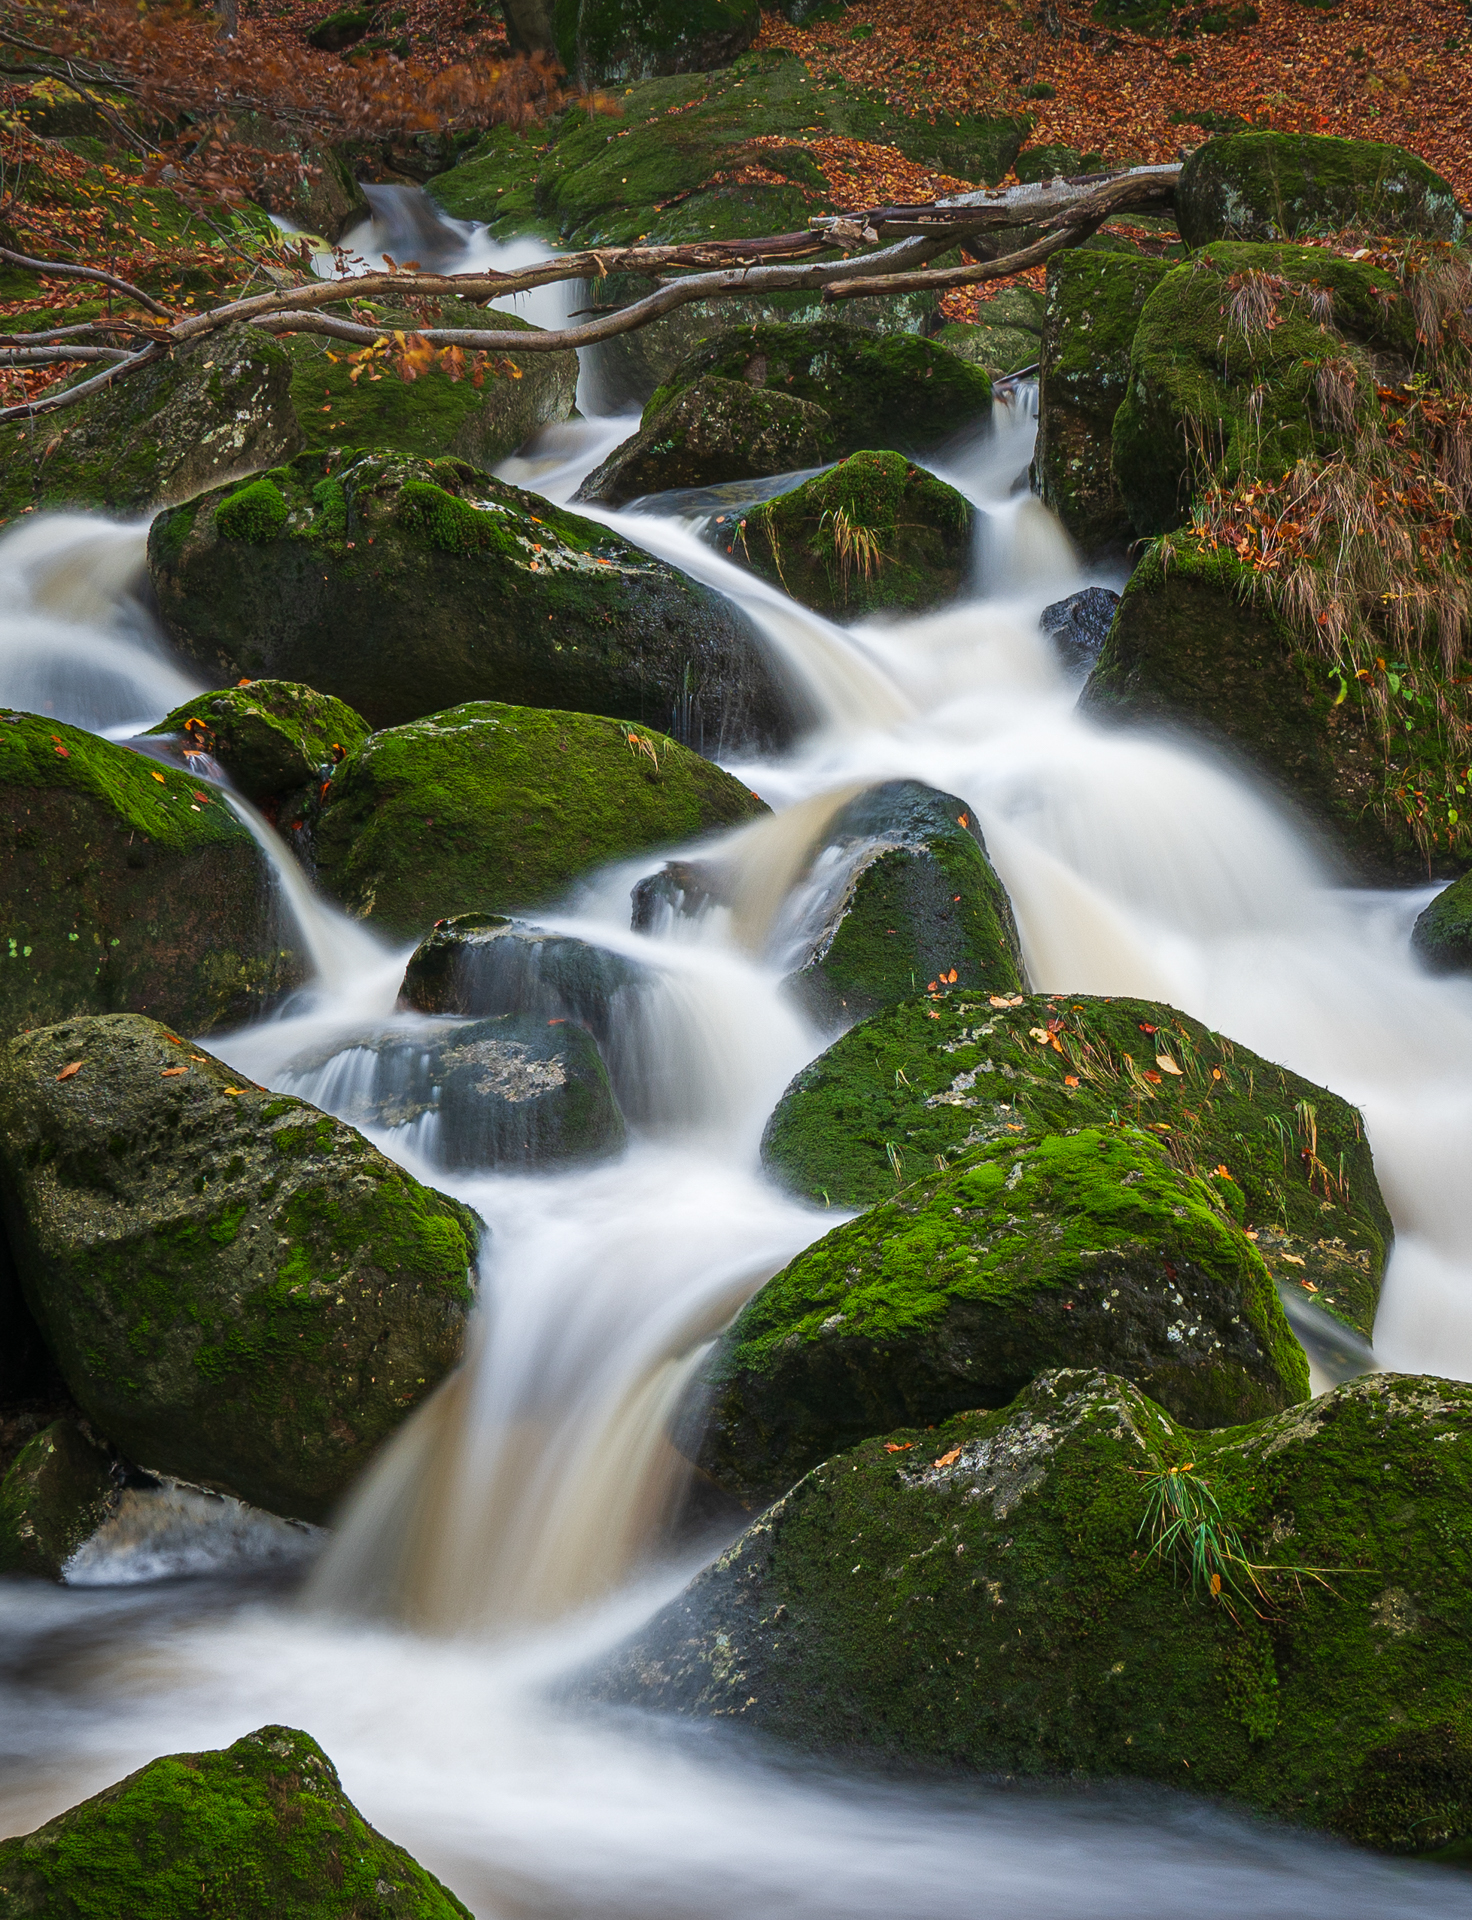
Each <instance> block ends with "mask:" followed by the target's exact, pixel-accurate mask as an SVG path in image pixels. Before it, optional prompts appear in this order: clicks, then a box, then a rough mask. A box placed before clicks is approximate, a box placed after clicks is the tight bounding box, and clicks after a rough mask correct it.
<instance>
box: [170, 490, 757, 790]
mask: <svg viewBox="0 0 1472 1920" xmlns="http://www.w3.org/2000/svg"><path fill="white" fill-rule="evenodd" d="M148 556H149V568H150V572H151V574H152V578H153V583H154V588H155V590H156V592H157V595H158V602H159V608H160V612H161V615H162V618H163V622H164V625H165V627H166V628H167V630H168V632H169V635H170V637H171V638H172V639H173V641H174V643H175V645H176V646H178V647H179V648H180V650H181V651H182V652H183V653H184V654H186V655H187V656H188V657H189V658H190V659H191V660H193V661H195V662H196V663H197V664H198V665H199V667H200V669H201V670H202V671H203V672H204V673H206V674H207V675H209V676H210V677H212V678H214V679H215V680H216V681H218V682H234V681H236V680H239V679H241V678H243V677H248V678H251V679H264V678H269V679H282V680H292V681H300V682H304V683H305V684H306V685H308V686H312V687H315V688H317V689H318V690H319V691H320V692H322V693H328V694H333V695H335V696H336V697H337V698H338V699H340V700H345V701H347V702H349V703H350V704H351V705H352V707H353V708H354V709H355V711H357V712H360V713H362V714H363V715H364V716H365V717H366V718H367V719H368V720H369V721H370V722H371V724H372V725H374V726H376V727H391V726H396V725H398V724H399V723H400V722H402V721H406V720H414V719H417V718H419V717H420V716H421V715H423V714H428V713H437V712H440V711H441V710H442V709H444V708H446V707H452V706H455V705H457V704H458V703H459V702H461V701H465V700H488V699H495V700H511V701H524V702H526V703H527V704H528V705H531V706H542V707H560V708H567V709H571V710H574V711H579V712H592V713H611V714H614V715H616V716H617V717H618V718H619V719H621V720H628V721H632V722H634V723H635V724H637V725H640V726H648V725H654V726H659V727H661V728H663V729H664V730H666V731H675V730H676V728H678V730H679V731H680V732H681V733H682V734H683V736H684V737H685V738H686V739H688V740H689V741H690V742H691V743H692V744H693V745H695V746H698V747H700V748H702V749H703V750H705V751H708V752H715V751H716V750H717V748H718V747H720V746H723V745H724V746H727V747H733V746H735V745H737V744H738V743H742V742H767V743H771V742H772V741H774V740H777V739H780V738H783V737H785V735H786V734H787V732H788V731H789V728H790V716H789V707H788V704H787V701H786V697H785V695H784V694H783V692H782V690H781V686H780V683H779V681H778V678H777V673H776V670H775V668H774V667H773V666H772V665H771V664H770V663H769V661H768V659H767V656H766V654H765V652H764V650H763V647H762V644H761V642H760V641H759V640H758V639H757V637H756V636H755V634H754V633H753V632H752V630H751V629H750V628H749V627H748V626H747V625H746V624H745V623H744V622H743V621H742V619H741V617H740V616H739V615H738V614H737V612H736V611H735V609H734V608H733V607H732V606H731V604H730V602H729V601H726V600H723V599H722V598H721V597H720V596H719V595H718V594H715V593H712V592H710V591H708V590H707V589H706V588H704V587H700V586H697V585H695V583H694V582H692V581H690V580H687V579H686V578H685V576H684V575H683V574H680V573H678V572H676V571H675V569H674V568H673V567H667V566H665V565H664V564H663V563H662V562H661V561H658V560H654V559H651V557H650V556H649V555H648V554H646V553H643V552H640V551H639V550H638V549H637V548H635V547H631V546H629V545H627V544H626V543H625V542H624V541H622V540H620V539H618V538H617V537H616V536H615V535H614V534H611V533H610V532H609V531H608V530H607V529H606V528H604V527H600V526H598V525H596V524H595V523H594V522H592V521H590V520H584V519H581V518H580V517H578V516H577V515H575V514H571V513H565V512H563V511H562V510H561V509H560V508H557V507H553V506H549V505H548V503H547V502H546V501H545V500H542V499H540V498H539V497H538V496H536V495H535V494H530V493H523V492H522V491H521V490H520V489H519V488H517V487H511V486H507V485H505V484H504V483H503V482H501V481H499V480H492V479H489V478H488V477H487V476H485V475H484V474H480V473H477V472H476V471H475V470H474V468H472V467H470V466H469V465H467V464H466V463H465V462H464V461H460V460H435V461H428V460H411V459H408V458H400V457H398V456H396V455H393V454H383V453H359V454H348V455H344V456H343V457H342V458H341V459H339V458H337V457H336V456H334V455H331V454H325V453H314V454H303V455H301V456H300V457H299V458H298V459H296V460H294V461H293V462H292V463H291V465H290V466H288V467H278V468H275V469H273V470H272V471H270V472H268V473H265V474H262V475H260V476H259V477H258V478H257V479H255V480H253V481H251V482H250V484H249V485H248V486H244V487H238V488H233V489H231V488H221V489H218V490H217V491H215V492H214V493H210V494H207V495H205V496H204V497H203V498H202V499H199V500H194V501H191V502H189V503H188V504H187V505H185V506H182V507H177V508H175V509H174V510H173V511H172V512H170V513H166V514H161V515H160V516H159V518H158V519H157V520H156V521H155V522H154V524H153V528H152V530H151V532H150V534H149V540H148Z"/></svg>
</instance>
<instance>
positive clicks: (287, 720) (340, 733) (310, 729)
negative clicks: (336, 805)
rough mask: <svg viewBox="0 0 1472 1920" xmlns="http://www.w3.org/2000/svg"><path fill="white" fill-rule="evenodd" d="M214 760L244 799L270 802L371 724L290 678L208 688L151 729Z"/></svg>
mask: <svg viewBox="0 0 1472 1920" xmlns="http://www.w3.org/2000/svg"><path fill="white" fill-rule="evenodd" d="M149 732H150V733H151V734H161V735H163V736H164V737H165V738H172V739H177V740H178V741H179V743H180V745H181V747H182V748H183V749H185V750H186V751H189V752H198V753H206V754H208V755H209V756H210V758H211V759H212V760H217V761H218V762H219V763H220V765H221V766H222V767H223V768H224V769H225V771H226V773H228V774H229V776H230V779H231V782H232V783H233V784H234V785H235V786H236V787H238V788H239V789H240V791H241V792H242V793H243V794H244V795H245V797H246V798H247V800H253V801H255V802H256V803H257V804H260V803H262V802H270V801H272V800H274V799H277V798H278V797H279V796H280V795H282V794H285V793H289V792H291V791H293V790H294V789H296V788H298V787H302V786H305V785H306V784H307V782H309V781H311V780H314V779H321V778H322V777H323V775H324V772H325V770H327V769H329V768H331V767H332V766H333V765H334V764H335V763H336V762H337V761H338V760H341V759H342V758H343V756H344V754H347V753H350V752H351V751H352V750H353V748H354V747H357V746H360V745H361V744H362V743H363V741H364V740H366V739H367V738H368V734H369V726H368V722H367V721H366V720H365V719H364V718H363V716H362V715H361V714H358V713H354V712H353V710H352V708H351V707H350V706H347V705H346V704H345V703H344V702H343V701H341V700H335V699H333V697H332V695H331V694H328V693H318V692H317V690H316V688H315V687H303V686H298V685H296V684H295V683H294V682H292V681H290V680H252V681H249V682H247V684H246V685H244V686H241V687H226V688H223V689H221V691H219V692H218V693H204V694H201V695H200V696H199V698H198V699H197V700H192V701H190V702H189V704H188V705H187V706H183V707H176V708H175V709H174V711H173V712H172V713H171V714H168V715H166V716H165V718H164V719H162V720H160V721H159V723H158V725H157V726H156V727H150V728H149Z"/></svg>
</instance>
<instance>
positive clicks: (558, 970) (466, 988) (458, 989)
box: [400, 913, 652, 1045]
mask: <svg viewBox="0 0 1472 1920" xmlns="http://www.w3.org/2000/svg"><path fill="white" fill-rule="evenodd" d="M651 979H652V975H651V972H650V969H649V968H647V967H643V966H641V965H640V964H639V962H638V961H637V960H630V959H628V958H627V957H626V956H625V955H623V954H621V953H612V952H610V951H609V949H608V948H607V947H595V946H593V945H592V944H591V943H590V942H589V941H587V940H577V939H574V938H573V936H572V935H571V934H565V933H546V932H544V931H543V930H542V929H541V928H540V927H535V926H530V925H528V924H527V922H526V921H524V920H512V919H509V918H508V917H507V916H506V915H505V914H484V913H462V914H459V915H457V916H456V917H454V918H453V919H448V920H446V921H445V922H444V924H443V925H441V926H437V927H436V928H435V929H434V931H433V933H431V934H429V935H427V936H426V937H425V938H424V939H423V940H421V941H420V943H419V945H418V946H417V947H416V948H415V949H414V952H413V954H412V955H411V956H410V959H409V964H408V966H407V967H406V968H405V969H404V984H403V986H402V988H401V989H400V1000H401V1003H402V1004H403V1005H405V1006H408V1007H412V1008H413V1009H414V1010H415V1011H416V1012H417V1013H456V1014H468V1015H470V1016H472V1017H473V1018H475V1019H484V1018H485V1017H486V1016H487V1015H490V1014H499V1013H525V1014H536V1015H538V1016H539V1017H540V1018H541V1019H543V1020H556V1021H561V1022H566V1021H569V1020H572V1021H576V1022H577V1023H578V1025H579V1026H583V1027H586V1028H587V1029H588V1030H589V1032H590V1033H592V1034H593V1035H595V1036H596V1038H597V1040H598V1042H599V1044H600V1045H604V1044H606V1043H607V1042H609V1041H610V1040H612V1039H613V1038H614V1037H615V1035H616V1034H617V1032H618V1029H619V1026H620V1024H621V1021H620V1016H621V1015H622V1014H624V1013H625V1012H626V1011H627V1009H628V1007H629V1004H630V1002H631V1000H632V999H633V997H634V996H635V995H636V994H639V993H641V992H643V991H644V990H645V989H646V988H647V987H648V985H649V984H650V981H651Z"/></svg>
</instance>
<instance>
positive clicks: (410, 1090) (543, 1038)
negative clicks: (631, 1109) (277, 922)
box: [281, 1011, 626, 1173]
mask: <svg viewBox="0 0 1472 1920" xmlns="http://www.w3.org/2000/svg"><path fill="white" fill-rule="evenodd" d="M349 1046H350V1047H352V1048H353V1051H354V1054H355V1056H356V1057H355V1059H354V1063H353V1064H354V1067H355V1069H356V1070H355V1072H354V1074H353V1078H352V1084H351V1088H350V1090H349V1091H348V1092H347V1095H346V1098H345V1099H343V1100H342V1101H341V1102H337V1103H334V1104H336V1105H337V1106H338V1111H339V1112H340V1113H341V1116H342V1118H343V1119H344V1120H348V1121H351V1122H353V1123H354V1124H355V1125H357V1126H361V1127H374V1128H381V1127H388V1128H397V1127H413V1128H414V1132H413V1134H412V1135H411V1136H409V1138H410V1139H411V1140H412V1143H413V1148H414V1151H415V1153H416V1154H417V1155H418V1156H419V1157H420V1158H421V1159H423V1160H425V1161H427V1162H428V1163H429V1164H430V1165H431V1166H434V1167H442V1168H444V1169H445V1170H446V1171H447V1172H456V1173H480V1172H489V1171H490V1170H492V1169H495V1168H501V1169H508V1170H518V1169H522V1168H529V1169H536V1168H562V1167H566V1166H571V1165H576V1164H579V1163H581V1162H584V1161H588V1160H603V1159H607V1158H609V1157H610V1156H611V1155H614V1154H617V1153H621V1152H622V1151H623V1148H624V1145H625V1138H626V1136H625V1132H624V1120H623V1115H622V1114H621V1113H620V1111H619V1106H618V1102H617V1100H616V1099H615V1098H614V1093H613V1088H612V1086H611V1085H610V1084H609V1078H608V1069H607V1067H605V1066H604V1064H603V1056H602V1055H601V1054H600V1052H599V1050H598V1042H597V1040H596V1039H595V1038H594V1036H593V1035H592V1034H591V1033H590V1032H588V1031H587V1029H586V1028H584V1027H582V1026H580V1025H578V1024H577V1023H576V1022H575V1021H572V1020H569V1019H568V1018H566V1017H565V1016H564V1017H561V1018H553V1019H548V1018H546V1017H545V1016H544V1015H543V1014H542V1013H541V1012H540V1011H538V1012H536V1013H530V1014H524V1013H520V1012H515V1013H504V1012H503V1013H500V1014H498V1015H497V1016H496V1017H494V1018H491V1019H488V1020H469V1021H465V1020H445V1021H440V1022H436V1023H435V1024H434V1025H433V1026H416V1027H415V1028H414V1030H413V1032H412V1033H408V1034H406V1033H405V1032H404V1029H403V1028H402V1026H399V1027H390V1028H386V1029H380V1030H378V1031H376V1032H372V1033H367V1034H364V1035H362V1036H361V1037H359V1038H357V1039H356V1040H350V1041H347V1042H344V1041H343V1040H342V1039H341V1038H338V1039H336V1040H335V1041H334V1042H333V1043H332V1045H331V1047H330V1048H328V1049H327V1050H325V1051H323V1052H320V1053H311V1054H306V1055H303V1056H301V1057H299V1058H298V1059H296V1060H293V1061H292V1062H291V1063H290V1065H289V1067H288V1068H287V1069H286V1071H285V1073H284V1074H283V1075H282V1078H281V1084H282V1085H283V1086H284V1087H286V1088H287V1089H288V1090H300V1091H303V1092H305V1091H307V1090H309V1089H310V1087H311V1086H312V1085H313V1084H314V1082H315V1080H316V1077H317V1075H318V1074H320V1073H321V1071H322V1070H323V1069H324V1068H326V1067H329V1066H330V1065H331V1063H332V1061H333V1060H334V1059H338V1058H340V1057H341V1056H342V1054H343V1053H344V1051H345V1048H346V1047H349Z"/></svg>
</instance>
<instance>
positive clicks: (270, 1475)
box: [0, 1014, 478, 1520]
mask: <svg viewBox="0 0 1472 1920" xmlns="http://www.w3.org/2000/svg"><path fill="white" fill-rule="evenodd" d="M0 1176H3V1180H4V1200H5V1207H6V1223H5V1224H6V1229H7V1232H8V1236H9V1239H10V1244H11V1248H12V1250H13V1252H14V1255H15V1262H16V1267H17V1269H18V1271H19V1274H20V1279H21V1284H22V1286H23V1288H24V1290H25V1295H26V1299H27V1301H28V1303H29V1304H30V1307H31V1309H32V1311H33V1312H34V1314H35V1316H36V1319H37V1321H38V1322H39V1324H40V1326H41V1329H42V1331H43V1333H44V1334H45V1337H46V1340H47V1343H48V1345H49V1347H50V1349H51V1351H52V1353H53V1354H54V1355H55V1356H56V1359H57V1362H58V1364H59V1366H60V1368H61V1371H62V1374H63V1376H64V1377H65V1379H66V1382H67V1385H68V1387H69V1388H70V1390H71V1392H72V1394H73V1395H74V1396H75V1399H76V1401H77V1404H78V1405H79V1406H80V1407H81V1408H82V1410H83V1412H84V1413H85V1414H86V1415H87V1418H88V1419H89V1420H90V1421H91V1422H92V1424H93V1425H94V1426H95V1427H96V1429H97V1431H98V1432H99V1433H100V1434H102V1435H104V1436H106V1438H107V1439H108V1440H110V1441H111V1442H113V1443H114V1444H115V1445H116V1446H118V1447H119V1448H120V1449H121V1450H122V1451H123V1452H124V1453H125V1454H126V1455H127V1456H128V1457H129V1458H130V1459H133V1460H136V1461H138V1462H139V1463H140V1464H141V1465H143V1466H145V1467H148V1468H151V1469H153V1470H155V1471H158V1472H162V1473H167V1474H171V1475H174V1476H176V1477H178V1478H181V1479H185V1480H191V1481H194V1482H196V1483H197V1484H199V1485H201V1486H207V1487H214V1488H217V1489H219V1490H220V1491H222V1492H226V1493H233V1494H236V1495H238V1496H239V1497H240V1498H241V1499H243V1500H247V1501H250V1502H251V1503H253V1504H254V1505H257V1506H261V1507H265V1508H267V1509H268V1510H269V1511H271V1512H275V1513H284V1514H287V1515H290V1516H293V1517H296V1518H300V1519H308V1520H321V1519H323V1518H325V1517H326V1515H327V1514H328V1513H329V1512H330V1511H331V1508H332V1506H333V1504H334V1502H335V1501H336V1500H337V1499H338V1498H339V1497H340V1496H341V1494H342V1493H343V1491H344V1490H345V1488H346V1486H347V1484H348V1482H349V1481H350V1480H351V1478H352V1477H353V1475H354V1474H356V1473H357V1472H359V1471H360V1470H361V1469H362V1467H363V1465H364V1463H365V1462H366V1460H367V1458H368V1456H369V1455H370V1454H371V1452H372V1451H373V1448H374V1447H375V1446H376V1445H377V1444H378V1443H379V1442H380V1441H381V1440H383V1439H384V1438H385V1437H386V1436H387V1435H388V1434H389V1433H390V1432H391V1431H392V1430H393V1428H394V1427H396V1426H397V1425H398V1423H399V1422H400V1421H401V1420H402V1419H403V1418H404V1416H405V1414H406V1413H408V1412H409V1410H410V1409H411V1408H412V1407H414V1406H415V1405H416V1404H417V1403H418V1402H419V1401H420V1400H422V1399H423V1398H424V1397H425V1396H426V1395H427V1394H428V1393H429V1392H430V1391H431V1390H432V1389H433V1388H434V1386H435V1385H436V1384H437V1382H438V1381H439V1380H440V1379H441V1378H442V1377H443V1375H444V1374H445V1373H446V1372H447V1371H448V1370H449V1369H450V1368H451V1367H452V1366H453V1365H454V1364H455V1362H456V1361H457V1360H458V1358H459V1356H460V1347H461V1340H462V1337H463V1332H464V1327H465V1320H466V1316H467V1314H468V1312H469V1309H470V1304H471V1298H472V1296H471V1290H470V1284H469V1279H468V1269H469V1266H470V1263H471V1261H472V1259H473V1256H474V1251H475V1245H476V1240H477V1235H478V1225H477V1222H476V1220H475V1217H474V1215H473V1214H471V1213H470V1211H469V1209H468V1208H465V1207H463V1206H461V1205H460V1203H459V1202H458V1201H454V1200H448V1199H446V1198H445V1197H444V1196H443V1195H442V1194H438V1193H435V1192H433V1191H432V1190H431V1189H429V1188H427V1187H422V1186H420V1185H419V1183H418V1182H417V1181H415V1180H413V1179H411V1178H410V1177H409V1176H408V1175H407V1174H405V1173H403V1172H401V1171H400V1169H399V1168H398V1167H396V1166H394V1165H393V1164H392V1162H390V1161H388V1160H386V1159H385V1158H384V1157H383V1155H382V1154H380V1153H378V1152H377V1151H376V1150H375V1149H374V1148H372V1147H370V1146H369V1145H368V1143H367V1142H366V1141H365V1140H364V1139H362V1138H361V1136H360V1135H358V1134H357V1133H355V1132H354V1131H353V1129H352V1128H351V1127H347V1126H344V1125H342V1124H341V1122H339V1121H336V1120H333V1119H330V1118H329V1117H328V1116H327V1115H326V1114H322V1113H319V1112H318V1111H317V1110H316V1109H315V1108H313V1107H309V1106H307V1105H306V1104H305V1102H303V1101H300V1100H294V1099H291V1098H287V1097H276V1096H272V1095H269V1094H266V1093H263V1092H261V1091H260V1089H258V1088H256V1087H253V1086H252V1085H251V1084H250V1083H249V1082H248V1081H242V1080H241V1079H240V1078H239V1077H238V1076H236V1075H234V1074H232V1072H231V1071H230V1070H229V1069H228V1068H227V1067H225V1066H224V1065H223V1064H222V1063H221V1062H220V1061H218V1060H215V1059H212V1058H211V1057H210V1056H209V1055H207V1054H202V1053H199V1052H197V1051H195V1050H194V1049H193V1048H191V1047H190V1046H189V1044H188V1043H187V1042H185V1041H182V1040H178V1039H176V1038H175V1037H174V1036H173V1035H172V1034H171V1033H170V1032H169V1030H168V1029H167V1028H165V1027H162V1026H159V1025H158V1024H156V1023H155V1022H154V1021H152V1020H144V1019H140V1018H139V1017H138V1016H136V1015H133V1014H112V1015H107V1016H104V1017H102V1018H99V1019H80V1020H70V1021H66V1022H64V1023H63V1024H61V1025H59V1026H53V1027H45V1028H42V1029H40V1030H39V1031H37V1032H33V1033H27V1034H23V1035H21V1036H20V1037H19V1038H18V1039H15V1040H12V1041H11V1042H10V1044H9V1046H8V1047H7V1048H6V1049H5V1050H4V1052H3V1053H0Z"/></svg>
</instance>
